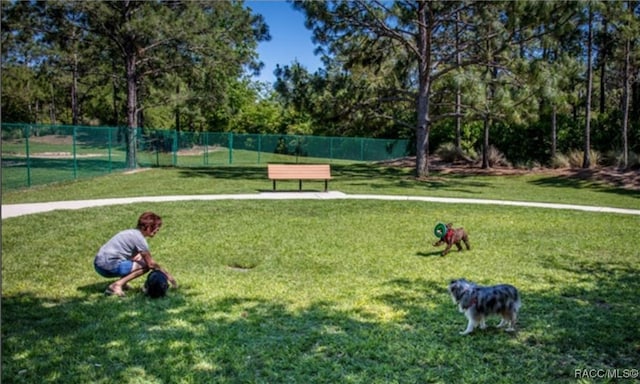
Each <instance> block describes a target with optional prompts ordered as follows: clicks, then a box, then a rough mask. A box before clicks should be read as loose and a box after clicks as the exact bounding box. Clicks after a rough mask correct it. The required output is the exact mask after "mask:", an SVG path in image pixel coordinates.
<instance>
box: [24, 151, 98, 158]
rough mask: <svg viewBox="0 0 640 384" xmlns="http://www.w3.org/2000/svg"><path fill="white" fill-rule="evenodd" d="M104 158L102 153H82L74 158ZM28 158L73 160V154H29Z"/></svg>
mask: <svg viewBox="0 0 640 384" xmlns="http://www.w3.org/2000/svg"><path fill="white" fill-rule="evenodd" d="M100 156H104V154H102V153H83V154H76V158H87V157H100ZM29 157H33V158H37V159H73V153H71V152H36V153H31V154H29Z"/></svg>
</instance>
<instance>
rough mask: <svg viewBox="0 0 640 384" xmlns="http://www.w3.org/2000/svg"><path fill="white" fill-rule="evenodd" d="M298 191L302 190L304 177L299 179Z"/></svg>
mask: <svg viewBox="0 0 640 384" xmlns="http://www.w3.org/2000/svg"><path fill="white" fill-rule="evenodd" d="M298 183H299V184H298V191H302V179H301V180H298Z"/></svg>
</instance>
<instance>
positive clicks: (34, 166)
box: [2, 123, 408, 191]
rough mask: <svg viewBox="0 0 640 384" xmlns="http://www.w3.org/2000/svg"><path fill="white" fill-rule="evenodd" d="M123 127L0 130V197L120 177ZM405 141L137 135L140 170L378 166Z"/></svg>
mask: <svg viewBox="0 0 640 384" xmlns="http://www.w3.org/2000/svg"><path fill="white" fill-rule="evenodd" d="M126 136H127V128H125V127H87V126H64V125H36V124H12V123H2V190H3V191H4V190H12V189H19V188H28V187H31V186H34V185H41V184H49V183H55V182H61V181H67V180H76V179H80V178H88V177H95V176H99V175H104V174H108V173H111V172H119V171H123V170H125V169H126V168H127V166H126V154H127V144H126V143H127V141H126ZM407 146H408V141H407V140H386V139H368V138H350V137H321V136H294V135H258V134H236V133H228V132H225V133H214V132H178V131H169V130H148V129H138V130H137V134H136V148H135V151H136V161H137V165H138V166H139V167H162V166H177V167H209V166H231V165H260V164H265V165H266V164H267V163H331V164H347V163H353V162H372V161H382V160H388V159H393V158H398V157H403V156H405V155H406V154H407Z"/></svg>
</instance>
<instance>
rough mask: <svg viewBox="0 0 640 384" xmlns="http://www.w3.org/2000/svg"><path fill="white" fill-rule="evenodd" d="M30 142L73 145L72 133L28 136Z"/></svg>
mask: <svg viewBox="0 0 640 384" xmlns="http://www.w3.org/2000/svg"><path fill="white" fill-rule="evenodd" d="M29 142H31V143H41V144H55V145H73V136H72V135H45V136H31V137H29Z"/></svg>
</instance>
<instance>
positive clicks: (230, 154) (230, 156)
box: [229, 132, 233, 165]
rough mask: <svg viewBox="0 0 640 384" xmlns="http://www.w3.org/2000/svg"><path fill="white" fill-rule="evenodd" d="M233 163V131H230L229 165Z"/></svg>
mask: <svg viewBox="0 0 640 384" xmlns="http://www.w3.org/2000/svg"><path fill="white" fill-rule="evenodd" d="M231 164H233V132H229V165H231Z"/></svg>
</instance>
